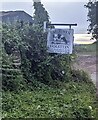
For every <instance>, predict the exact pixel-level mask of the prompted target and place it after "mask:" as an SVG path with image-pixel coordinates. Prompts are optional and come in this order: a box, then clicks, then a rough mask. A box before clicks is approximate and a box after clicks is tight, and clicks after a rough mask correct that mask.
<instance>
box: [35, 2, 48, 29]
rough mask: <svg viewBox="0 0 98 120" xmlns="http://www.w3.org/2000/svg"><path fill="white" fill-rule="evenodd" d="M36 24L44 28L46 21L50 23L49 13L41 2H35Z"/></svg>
mask: <svg viewBox="0 0 98 120" xmlns="http://www.w3.org/2000/svg"><path fill="white" fill-rule="evenodd" d="M33 6H34V9H35V11H34V23H35V24H37V25H39V26H40V27H43V23H44V21H47V22H49V15H48V12H47V11H46V10H45V8H44V7H43V4H41V2H34V4H33Z"/></svg>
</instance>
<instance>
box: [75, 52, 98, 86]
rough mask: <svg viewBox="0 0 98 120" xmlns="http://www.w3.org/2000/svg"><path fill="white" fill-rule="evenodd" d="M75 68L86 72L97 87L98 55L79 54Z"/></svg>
mask: <svg viewBox="0 0 98 120" xmlns="http://www.w3.org/2000/svg"><path fill="white" fill-rule="evenodd" d="M74 67H75V69H80V70H81V69H82V70H84V71H86V72H87V73H88V74H89V76H90V77H91V79H92V81H93V83H94V84H95V85H96V55H90V54H78V55H77V58H76V62H75V64H74Z"/></svg>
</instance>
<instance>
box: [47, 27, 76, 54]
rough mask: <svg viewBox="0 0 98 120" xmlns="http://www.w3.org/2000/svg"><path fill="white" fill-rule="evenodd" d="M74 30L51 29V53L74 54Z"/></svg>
mask: <svg viewBox="0 0 98 120" xmlns="http://www.w3.org/2000/svg"><path fill="white" fill-rule="evenodd" d="M73 34H74V30H73V29H50V30H49V32H48V36H47V48H48V52H49V53H61V54H72V49H73V40H74V37H73Z"/></svg>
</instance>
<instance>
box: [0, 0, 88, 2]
mask: <svg viewBox="0 0 98 120" xmlns="http://www.w3.org/2000/svg"><path fill="white" fill-rule="evenodd" d="M32 1H33V0H0V2H32ZM36 1H39V0H36ZM41 2H88V0H41Z"/></svg>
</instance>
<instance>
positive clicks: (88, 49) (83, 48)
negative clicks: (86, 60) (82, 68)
mask: <svg viewBox="0 0 98 120" xmlns="http://www.w3.org/2000/svg"><path fill="white" fill-rule="evenodd" d="M74 52H75V53H78V54H90V55H96V43H94V44H88V45H76V46H74Z"/></svg>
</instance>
